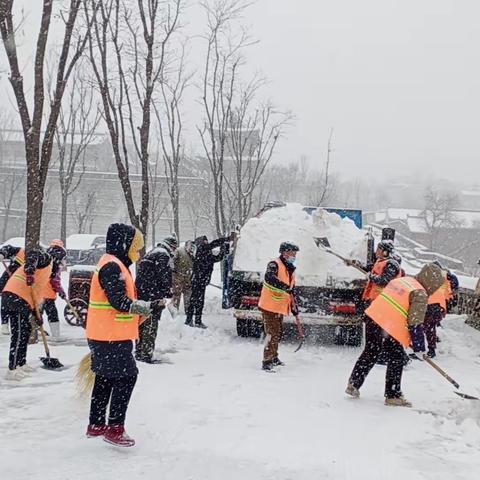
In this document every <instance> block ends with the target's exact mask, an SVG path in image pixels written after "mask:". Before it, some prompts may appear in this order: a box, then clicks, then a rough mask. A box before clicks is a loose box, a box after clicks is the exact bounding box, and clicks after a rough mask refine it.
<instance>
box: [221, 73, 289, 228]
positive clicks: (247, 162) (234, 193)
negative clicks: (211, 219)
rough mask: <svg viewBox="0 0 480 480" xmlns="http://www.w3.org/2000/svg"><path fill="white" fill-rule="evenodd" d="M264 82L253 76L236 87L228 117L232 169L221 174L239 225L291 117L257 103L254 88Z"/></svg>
mask: <svg viewBox="0 0 480 480" xmlns="http://www.w3.org/2000/svg"><path fill="white" fill-rule="evenodd" d="M264 83H265V82H264V79H263V78H260V77H258V76H255V77H254V79H253V80H252V81H251V82H250V83H248V84H247V85H246V86H245V87H240V88H239V92H238V95H237V96H238V101H236V103H235V106H234V107H233V108H232V110H231V112H230V118H229V119H228V127H229V131H228V137H227V153H228V155H229V157H230V158H231V163H232V168H231V169H224V176H225V183H226V186H227V194H229V196H231V197H233V198H232V203H233V207H234V212H232V213H231V216H234V217H235V220H236V222H235V223H240V224H243V223H244V222H245V221H246V220H247V218H248V216H249V215H250V211H251V209H252V202H253V200H254V192H255V189H256V188H257V187H258V184H259V182H260V180H261V178H262V176H263V175H264V173H265V170H266V168H267V167H268V165H269V164H270V161H271V159H272V156H273V153H274V150H275V146H276V144H277V142H278V139H279V138H280V136H281V135H282V133H283V131H284V128H285V127H286V125H287V124H288V122H289V121H290V120H291V119H292V118H293V116H292V114H291V113H290V112H285V113H284V112H279V111H278V110H276V109H275V107H274V106H273V105H272V103H271V102H265V103H257V101H256V96H257V93H258V90H259V89H260V88H261V87H262V86H263V85H264ZM232 220H233V218H232Z"/></svg>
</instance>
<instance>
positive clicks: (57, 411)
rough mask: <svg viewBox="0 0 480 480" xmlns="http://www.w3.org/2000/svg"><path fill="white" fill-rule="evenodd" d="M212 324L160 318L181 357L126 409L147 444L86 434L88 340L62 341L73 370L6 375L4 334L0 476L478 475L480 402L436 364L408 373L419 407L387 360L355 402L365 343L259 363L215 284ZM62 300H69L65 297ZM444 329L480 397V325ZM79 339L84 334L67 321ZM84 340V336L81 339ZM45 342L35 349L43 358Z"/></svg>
mask: <svg viewBox="0 0 480 480" xmlns="http://www.w3.org/2000/svg"><path fill="white" fill-rule="evenodd" d="M210 290H211V291H210V292H209V295H210V299H209V302H208V305H207V314H206V315H205V322H206V323H207V324H208V325H209V327H210V328H209V329H208V330H206V331H202V330H199V329H193V328H189V327H185V326H183V320H184V317H183V315H180V316H179V317H178V318H177V319H176V320H172V319H171V318H164V319H163V320H162V322H161V327H160V329H159V338H158V345H157V347H158V350H159V352H160V353H161V354H162V355H163V357H164V358H166V359H167V358H168V359H169V360H170V361H171V364H162V365H145V364H140V365H139V368H140V375H139V379H138V383H137V386H136V389H135V391H134V395H133V398H132V401H131V404H130V409H129V412H128V417H127V431H128V432H129V434H130V435H131V436H133V437H134V438H135V439H136V441H137V446H135V447H134V448H132V449H124V450H121V449H118V448H115V447H112V446H110V445H108V444H106V443H105V442H103V441H101V440H100V439H87V438H85V436H84V431H85V428H86V424H87V419H88V406H89V405H88V400H85V399H81V398H78V396H77V394H76V391H75V386H74V383H73V375H74V373H75V365H76V364H77V363H78V361H79V360H80V359H81V357H82V356H83V355H84V354H85V353H87V347H86V346H75V345H63V346H52V355H53V356H55V357H58V358H59V359H60V360H61V361H62V362H63V363H64V364H65V365H66V366H69V367H71V368H68V369H66V370H64V371H61V372H54V371H47V370H43V369H41V368H39V369H38V371H37V372H36V373H35V374H33V375H32V376H31V377H30V378H29V379H26V380H24V381H22V382H20V383H15V384H13V383H11V382H7V381H5V380H3V376H4V373H5V368H6V359H7V347H8V337H5V336H0V360H1V363H0V375H1V380H0V406H1V407H0V408H1V410H0V412H1V414H0V432H1V435H0V458H1V460H0V479H2V480H23V479H29V480H37V479H38V480H47V479H48V480H67V479H72V480H73V479H75V480H77V479H81V480H90V479H95V480H96V479H101V480H107V479H115V480H123V479H128V480H133V479H146V480H150V479H152V480H160V479H161V480H189V479H192V480H217V479H218V480H226V479H229V480H230V479H231V480H257V479H258V480H260V479H272V480H273V479H274V480H287V479H291V480H317V479H335V480H342V479H348V480H362V479H368V480H377V479H378V480H397V479H402V480H405V479H408V480H417V479H418V480H420V479H432V480H433V479H435V480H443V479H445V480H447V479H448V480H453V479H459V480H460V479H469V480H471V479H472V478H476V475H477V474H478V467H479V465H480V402H474V401H467V400H462V399H461V398H459V397H457V396H456V395H454V393H453V387H451V386H450V385H449V384H448V383H446V381H445V380H444V379H443V378H442V377H440V376H439V375H438V374H437V373H436V372H435V371H434V370H432V369H431V368H430V367H429V366H428V365H426V364H424V363H420V362H416V363H415V364H414V365H410V366H409V367H407V370H406V371H405V375H404V382H403V386H404V392H405V394H406V396H407V397H408V398H409V399H410V400H411V401H412V402H413V404H414V408H413V409H402V408H392V407H385V406H384V405H383V396H382V393H383V377H384V373H385V367H382V366H376V367H375V368H374V370H373V371H372V373H371V374H370V376H369V378H368V379H367V382H366V384H365V386H364V388H363V389H362V397H361V399H359V400H352V399H349V398H346V397H345V395H344V393H343V392H344V388H345V384H346V380H347V377H348V375H349V373H350V371H351V368H352V366H353V363H354V361H355V360H356V358H357V356H358V354H359V353H360V349H350V348H345V347H336V346H318V345H306V346H305V347H304V348H303V349H302V350H300V351H299V352H298V353H293V350H294V348H295V343H292V342H285V343H283V344H282V345H281V350H280V354H281V358H282V359H283V360H284V361H285V362H286V364H287V365H286V366H285V367H283V368H281V369H280V370H279V371H278V373H276V374H268V373H264V372H262V371H261V370H260V368H259V367H260V361H261V354H262V345H261V344H260V342H259V341H258V340H245V339H240V338H238V337H237V336H236V334H235V328H234V323H233V320H232V317H231V316H230V315H229V314H228V312H225V313H222V312H221V311H219V310H218V305H219V293H220V292H219V291H218V290H216V289H213V288H211V287H210ZM59 305H60V303H59ZM444 323H445V327H444V328H443V329H442V330H441V331H440V336H441V338H442V343H440V345H439V357H438V363H439V364H440V365H441V366H442V367H444V369H445V370H447V371H448V372H449V373H450V374H451V375H452V376H453V377H454V378H456V379H457V380H458V381H459V383H460V385H461V387H462V388H461V390H462V391H465V392H468V393H470V394H473V395H480V379H479V375H478V372H479V370H480V357H479V354H480V332H477V331H475V330H473V329H471V328H470V327H468V326H466V325H465V324H464V322H463V318H462V317H454V316H452V317H449V318H447V320H446V321H445V322H444ZM62 330H63V333H64V334H65V335H68V336H70V337H82V335H83V332H82V331H81V329H79V328H76V327H70V326H68V325H66V323H65V322H62ZM78 343H79V344H81V343H82V342H81V341H79V342H78ZM40 355H42V349H41V344H37V345H34V346H31V347H30V349H29V362H30V363H31V364H32V365H34V366H36V367H39V366H40V362H39V360H38V357H39V356H40Z"/></svg>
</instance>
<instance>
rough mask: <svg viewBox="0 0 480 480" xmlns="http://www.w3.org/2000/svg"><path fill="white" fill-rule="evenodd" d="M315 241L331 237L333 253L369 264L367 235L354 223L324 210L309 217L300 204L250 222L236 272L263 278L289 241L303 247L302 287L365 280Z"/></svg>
mask: <svg viewBox="0 0 480 480" xmlns="http://www.w3.org/2000/svg"><path fill="white" fill-rule="evenodd" d="M314 237H327V238H328V240H329V242H330V245H331V248H332V250H335V251H336V252H338V253H340V254H341V255H343V256H345V257H347V258H352V259H357V260H360V261H361V262H363V263H365V262H366V257H367V238H366V235H365V232H363V231H362V230H359V229H358V228H357V226H356V225H355V224H354V223H353V222H352V221H351V220H350V219H347V218H344V219H342V218H341V217H340V216H339V215H337V214H335V213H329V212H327V211H325V210H323V209H318V210H317V211H315V212H314V213H313V214H308V213H307V212H305V211H304V210H303V207H302V206H301V205H300V204H298V203H291V204H287V205H286V206H285V207H278V208H272V209H271V210H268V211H266V212H265V213H263V214H262V215H261V216H260V217H258V218H252V219H250V220H248V222H247V223H246V224H245V225H244V226H243V227H242V229H241V231H240V236H239V238H238V242H237V247H236V251H235V259H234V265H233V269H234V270H241V271H247V272H259V273H261V274H263V272H264V271H265V267H266V265H267V263H268V262H269V261H270V260H271V259H272V258H275V257H276V256H278V247H279V245H280V243H281V242H283V241H286V240H288V241H292V242H295V243H296V244H297V245H298V246H299V247H300V252H299V253H298V256H297V267H298V268H297V284H299V285H309V286H325V285H327V284H330V279H331V280H332V281H333V283H334V284H341V283H344V282H346V283H349V282H351V281H352V280H355V279H362V278H365V277H364V276H363V275H362V274H361V273H360V272H358V271H357V270H355V269H354V268H351V267H347V266H346V265H345V264H344V263H343V262H342V261H341V260H339V259H338V258H337V257H335V256H333V255H331V254H329V253H326V252H324V251H322V250H321V249H320V248H318V247H317V246H316V244H315V242H314V240H313V239H314ZM327 279H328V282H327Z"/></svg>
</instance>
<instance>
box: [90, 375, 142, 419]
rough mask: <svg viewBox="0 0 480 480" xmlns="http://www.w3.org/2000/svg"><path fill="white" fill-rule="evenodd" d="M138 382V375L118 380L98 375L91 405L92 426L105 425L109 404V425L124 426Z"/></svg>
mask: <svg viewBox="0 0 480 480" xmlns="http://www.w3.org/2000/svg"><path fill="white" fill-rule="evenodd" d="M136 381H137V376H136V375H134V376H131V377H118V378H108V377H103V376H101V375H96V376H95V385H94V386H93V391H92V400H91V403H90V425H105V423H106V421H105V418H106V414H107V406H108V404H109V403H110V412H109V415H108V424H109V425H124V424H125V417H126V415H127V408H128V403H129V402H130V397H131V396H132V392H133V388H134V387H135V383H136Z"/></svg>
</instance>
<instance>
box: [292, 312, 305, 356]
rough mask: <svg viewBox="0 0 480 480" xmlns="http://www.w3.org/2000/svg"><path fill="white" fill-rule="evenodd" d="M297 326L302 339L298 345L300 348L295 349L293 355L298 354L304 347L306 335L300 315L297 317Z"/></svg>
mask: <svg viewBox="0 0 480 480" xmlns="http://www.w3.org/2000/svg"><path fill="white" fill-rule="evenodd" d="M295 325H296V327H297V333H298V336H299V338H300V343H299V344H298V347H297V348H296V349H295V351H294V352H293V353H297V352H298V351H299V350H300V349H301V348H302V347H303V342H304V341H305V333H304V332H303V325H302V322H301V321H300V317H299V316H298V315H295Z"/></svg>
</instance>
